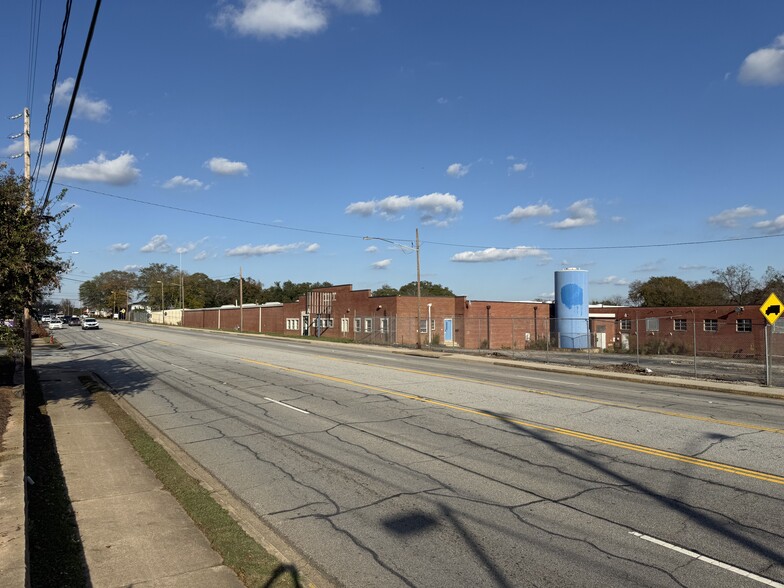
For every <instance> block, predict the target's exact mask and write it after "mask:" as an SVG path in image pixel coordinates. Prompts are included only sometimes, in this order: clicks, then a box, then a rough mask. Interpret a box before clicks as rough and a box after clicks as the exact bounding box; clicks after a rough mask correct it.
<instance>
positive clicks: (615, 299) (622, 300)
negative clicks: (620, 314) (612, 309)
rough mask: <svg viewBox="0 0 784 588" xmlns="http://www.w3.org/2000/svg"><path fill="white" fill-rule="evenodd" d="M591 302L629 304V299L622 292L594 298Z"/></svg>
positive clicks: (616, 304)
mask: <svg viewBox="0 0 784 588" xmlns="http://www.w3.org/2000/svg"><path fill="white" fill-rule="evenodd" d="M591 304H603V305H604V306H627V305H628V304H629V301H628V300H627V299H626V298H624V297H623V296H621V295H620V294H616V295H615V296H610V297H608V298H603V299H601V300H594V301H592V302H591Z"/></svg>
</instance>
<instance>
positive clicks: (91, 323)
mask: <svg viewBox="0 0 784 588" xmlns="http://www.w3.org/2000/svg"><path fill="white" fill-rule="evenodd" d="M100 328H101V327H100V325H99V324H98V321H97V320H96V319H94V318H86V319H84V320H83V321H82V330H85V329H100Z"/></svg>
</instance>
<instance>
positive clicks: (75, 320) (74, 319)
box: [68, 316, 82, 327]
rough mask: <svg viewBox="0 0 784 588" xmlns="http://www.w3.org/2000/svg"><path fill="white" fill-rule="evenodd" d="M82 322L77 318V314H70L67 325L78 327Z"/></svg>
mask: <svg viewBox="0 0 784 588" xmlns="http://www.w3.org/2000/svg"><path fill="white" fill-rule="evenodd" d="M81 324H82V321H80V320H79V317H78V316H72V317H71V318H70V320H69V321H68V325H69V326H71V327H78V326H79V325H81Z"/></svg>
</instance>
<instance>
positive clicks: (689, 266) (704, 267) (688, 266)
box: [678, 264, 710, 271]
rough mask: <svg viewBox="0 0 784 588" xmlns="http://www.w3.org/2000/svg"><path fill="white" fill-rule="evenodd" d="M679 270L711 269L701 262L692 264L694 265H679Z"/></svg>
mask: <svg viewBox="0 0 784 588" xmlns="http://www.w3.org/2000/svg"><path fill="white" fill-rule="evenodd" d="M678 269H679V270H683V271H697V270H698V271H704V270H706V269H710V268H709V267H708V266H707V265H700V264H692V265H679V266H678Z"/></svg>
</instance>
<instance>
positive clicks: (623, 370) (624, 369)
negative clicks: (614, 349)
mask: <svg viewBox="0 0 784 588" xmlns="http://www.w3.org/2000/svg"><path fill="white" fill-rule="evenodd" d="M593 369H595V370H601V371H604V372H616V373H619V374H642V375H650V374H652V373H653V371H652V370H650V369H648V368H642V367H638V366H637V365H635V364H633V363H617V364H613V365H597V366H596V367H594V368H593Z"/></svg>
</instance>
